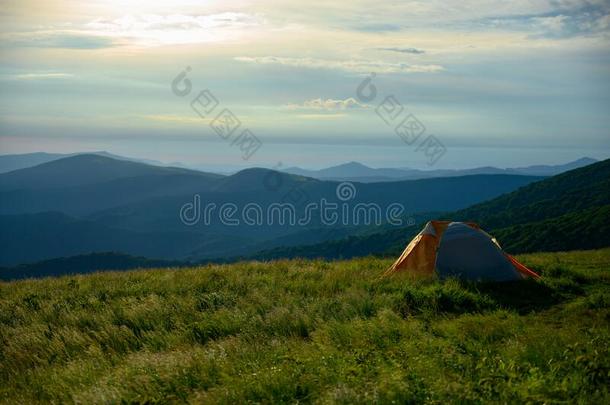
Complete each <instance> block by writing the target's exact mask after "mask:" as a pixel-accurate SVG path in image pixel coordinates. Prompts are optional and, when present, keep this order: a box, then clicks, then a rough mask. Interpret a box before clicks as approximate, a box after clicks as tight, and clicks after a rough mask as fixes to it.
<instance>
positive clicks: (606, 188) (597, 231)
mask: <svg viewBox="0 0 610 405" xmlns="http://www.w3.org/2000/svg"><path fill="white" fill-rule="evenodd" d="M437 218H438V219H446V220H451V221H474V222H477V223H478V224H479V225H480V226H481V227H482V228H483V229H485V230H487V231H489V232H490V233H492V234H493V235H494V236H495V237H496V238H497V239H498V241H499V242H500V244H501V245H502V246H503V248H505V249H506V250H507V251H508V252H510V253H523V252H536V251H562V250H575V249H595V248H600V247H605V246H610V159H607V160H604V161H601V162H597V163H594V164H592V165H589V166H586V167H583V168H579V169H575V170H571V171H568V172H566V173H563V174H559V175H557V176H553V177H550V178H547V179H544V180H541V181H538V182H534V183H532V184H529V185H527V186H524V187H521V188H519V189H517V190H515V191H513V192H510V193H507V194H504V195H502V196H499V197H497V198H494V199H492V200H490V201H486V202H482V203H479V204H475V205H473V206H471V207H468V208H466V209H461V210H458V211H455V212H451V213H445V214H441V215H438V216H437ZM420 225H421V224H420ZM419 231H420V227H404V228H394V229H390V230H383V231H381V232H373V233H370V234H368V235H352V236H349V237H347V238H344V239H339V240H335V241H332V242H329V243H318V244H314V245H309V246H298V247H283V248H276V249H272V250H269V251H266V252H260V253H258V254H256V255H253V256H251V257H250V258H254V259H274V258H280V257H307V258H349V257H353V256H362V255H368V254H375V255H389V256H396V255H398V254H400V252H401V251H402V249H404V247H405V245H406V244H407V243H408V241H409V240H410V239H411V238H412V237H413V236H415V234H417V233H418V232H419Z"/></svg>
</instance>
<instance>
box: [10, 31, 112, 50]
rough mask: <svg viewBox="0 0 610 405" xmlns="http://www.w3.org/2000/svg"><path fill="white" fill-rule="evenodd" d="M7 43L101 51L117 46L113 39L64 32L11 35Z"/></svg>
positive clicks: (23, 45)
mask: <svg viewBox="0 0 610 405" xmlns="http://www.w3.org/2000/svg"><path fill="white" fill-rule="evenodd" d="M6 43H8V44H11V45H13V46H22V47H35V48H65V49H101V48H109V47H112V46H115V45H116V43H115V41H114V40H113V39H112V38H108V37H102V36H97V35H90V34H82V33H74V32H62V31H35V32H29V33H17V34H9V35H8V36H7V37H6Z"/></svg>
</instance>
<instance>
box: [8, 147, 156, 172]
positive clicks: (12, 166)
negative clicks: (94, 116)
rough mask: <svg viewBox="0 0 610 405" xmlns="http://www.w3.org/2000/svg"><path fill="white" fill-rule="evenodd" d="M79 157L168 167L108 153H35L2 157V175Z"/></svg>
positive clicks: (145, 160)
mask: <svg viewBox="0 0 610 405" xmlns="http://www.w3.org/2000/svg"><path fill="white" fill-rule="evenodd" d="M78 155H98V156H104V157H108V158H112V159H115V160H127V161H131V162H138V163H145V164H148V165H155V166H167V165H165V164H163V163H162V162H159V161H158V160H150V159H137V158H130V157H125V156H119V155H115V154H113V153H109V152H106V151H97V152H77V153H46V152H34V153H21V154H12V155H0V173H7V172H11V171H13V170H19V169H26V168H28V167H33V166H37V165H40V164H43V163H48V162H52V161H54V160H59V159H64V158H67V157H72V156H78Z"/></svg>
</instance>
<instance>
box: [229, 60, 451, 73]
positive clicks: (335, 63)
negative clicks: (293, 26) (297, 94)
mask: <svg viewBox="0 0 610 405" xmlns="http://www.w3.org/2000/svg"><path fill="white" fill-rule="evenodd" d="M234 59H235V60H237V61H239V62H247V63H255V64H259V65H283V66H290V67H299V68H309V69H337V70H344V71H348V72H354V73H370V72H377V73H435V72H440V71H442V70H445V68H444V67H442V66H440V65H410V64H407V63H391V62H384V61H367V60H328V59H316V58H286V57H279V56H259V57H250V56H238V57H235V58H234Z"/></svg>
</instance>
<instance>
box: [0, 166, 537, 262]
mask: <svg viewBox="0 0 610 405" xmlns="http://www.w3.org/2000/svg"><path fill="white" fill-rule="evenodd" d="M540 179H541V177H537V176H524V175H515V174H476V175H470V176H461V177H449V178H432V179H420V180H399V181H391V182H390V181H388V182H380V183H356V184H354V187H355V195H354V198H353V199H351V200H350V201H349V202H350V204H358V203H375V204H377V205H378V206H379V207H380V208H381V209H386V208H387V207H389V206H390V205H391V204H396V203H398V204H401V205H402V206H403V207H404V210H405V211H404V219H405V220H406V219H407V218H408V217H411V216H415V217H416V218H424V217H425V216H426V215H433V214H431V213H432V212H447V211H452V210H458V209H462V208H466V207H468V206H471V205H473V204H476V203H479V202H482V201H485V200H488V199H491V198H494V197H497V196H499V195H501V194H504V193H507V192H510V191H513V190H515V189H517V188H519V187H522V186H524V185H527V184H529V183H531V182H534V181H537V180H540ZM337 186H338V183H337V182H335V181H326V180H318V179H313V178H309V177H303V176H298V175H294V174H287V173H281V172H276V171H272V170H268V169H256V168H254V169H246V170H243V171H240V172H238V173H236V174H233V175H230V176H223V175H218V174H212V173H204V172H199V171H194V170H188V169H182V168H174V167H161V166H152V165H147V164H143V163H138V162H133V161H126V160H119V159H114V158H110V157H107V156H100V155H76V156H70V157H66V158H61V159H58V160H54V161H50V162H47V163H43V164H40V165H38V166H34V167H29V168H24V169H20V170H16V171H12V172H9V173H3V174H0V243H2V245H3V254H2V257H0V265H3V266H13V265H16V264H19V263H27V262H34V261H39V260H45V259H51V258H55V257H62V256H72V255H79V254H87V253H91V252H105V251H116V252H122V253H126V254H131V255H139V256H145V257H148V258H154V259H172V260H194V261H196V260H202V259H226V258H231V257H237V256H243V255H249V254H254V253H255V252H258V251H262V250H266V249H272V248H276V247H279V246H296V245H303V244H312V243H319V242H325V241H328V240H330V239H338V238H341V237H345V236H348V235H354V234H363V233H367V232H370V230H371V228H372V227H370V226H364V225H361V224H351V223H347V224H336V225H335V226H326V225H324V224H322V223H321V221H320V219H319V216H316V215H313V217H312V218H313V220H312V221H311V222H309V223H307V224H306V225H303V226H299V225H298V224H289V223H284V224H282V223H279V221H275V222H272V223H264V224H260V225H256V226H251V225H246V224H244V223H241V224H238V225H234V226H227V224H226V223H222V221H219V220H217V219H213V220H212V221H211V222H210V223H208V224H204V223H197V224H195V225H193V226H187V225H185V223H184V222H183V221H181V219H180V210H181V208H182V207H183V206H184V205H185V204H187V203H192V202H193V198H194V195H195V194H197V195H199V196H200V197H201V201H202V205H205V204H216V206H218V207H220V206H221V205H223V204H226V203H231V204H235V205H236V206H237V207H238V209H241V208H243V207H244V206H245V205H247V204H256V205H258V206H260V207H261V208H262V209H267V208H268V207H269V206H270V205H272V204H274V203H278V202H287V201H292V202H293V203H294V205H295V209H296V215H297V218H301V217H302V216H303V215H304V213H305V206H306V205H307V203H309V202H318V201H321V200H322V199H325V200H326V201H328V202H330V203H341V202H343V201H341V200H339V199H338V197H337ZM295 195H298V196H300V201H295ZM426 213H428V214H426ZM373 228H374V227H373ZM331 231H332V232H331Z"/></svg>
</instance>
